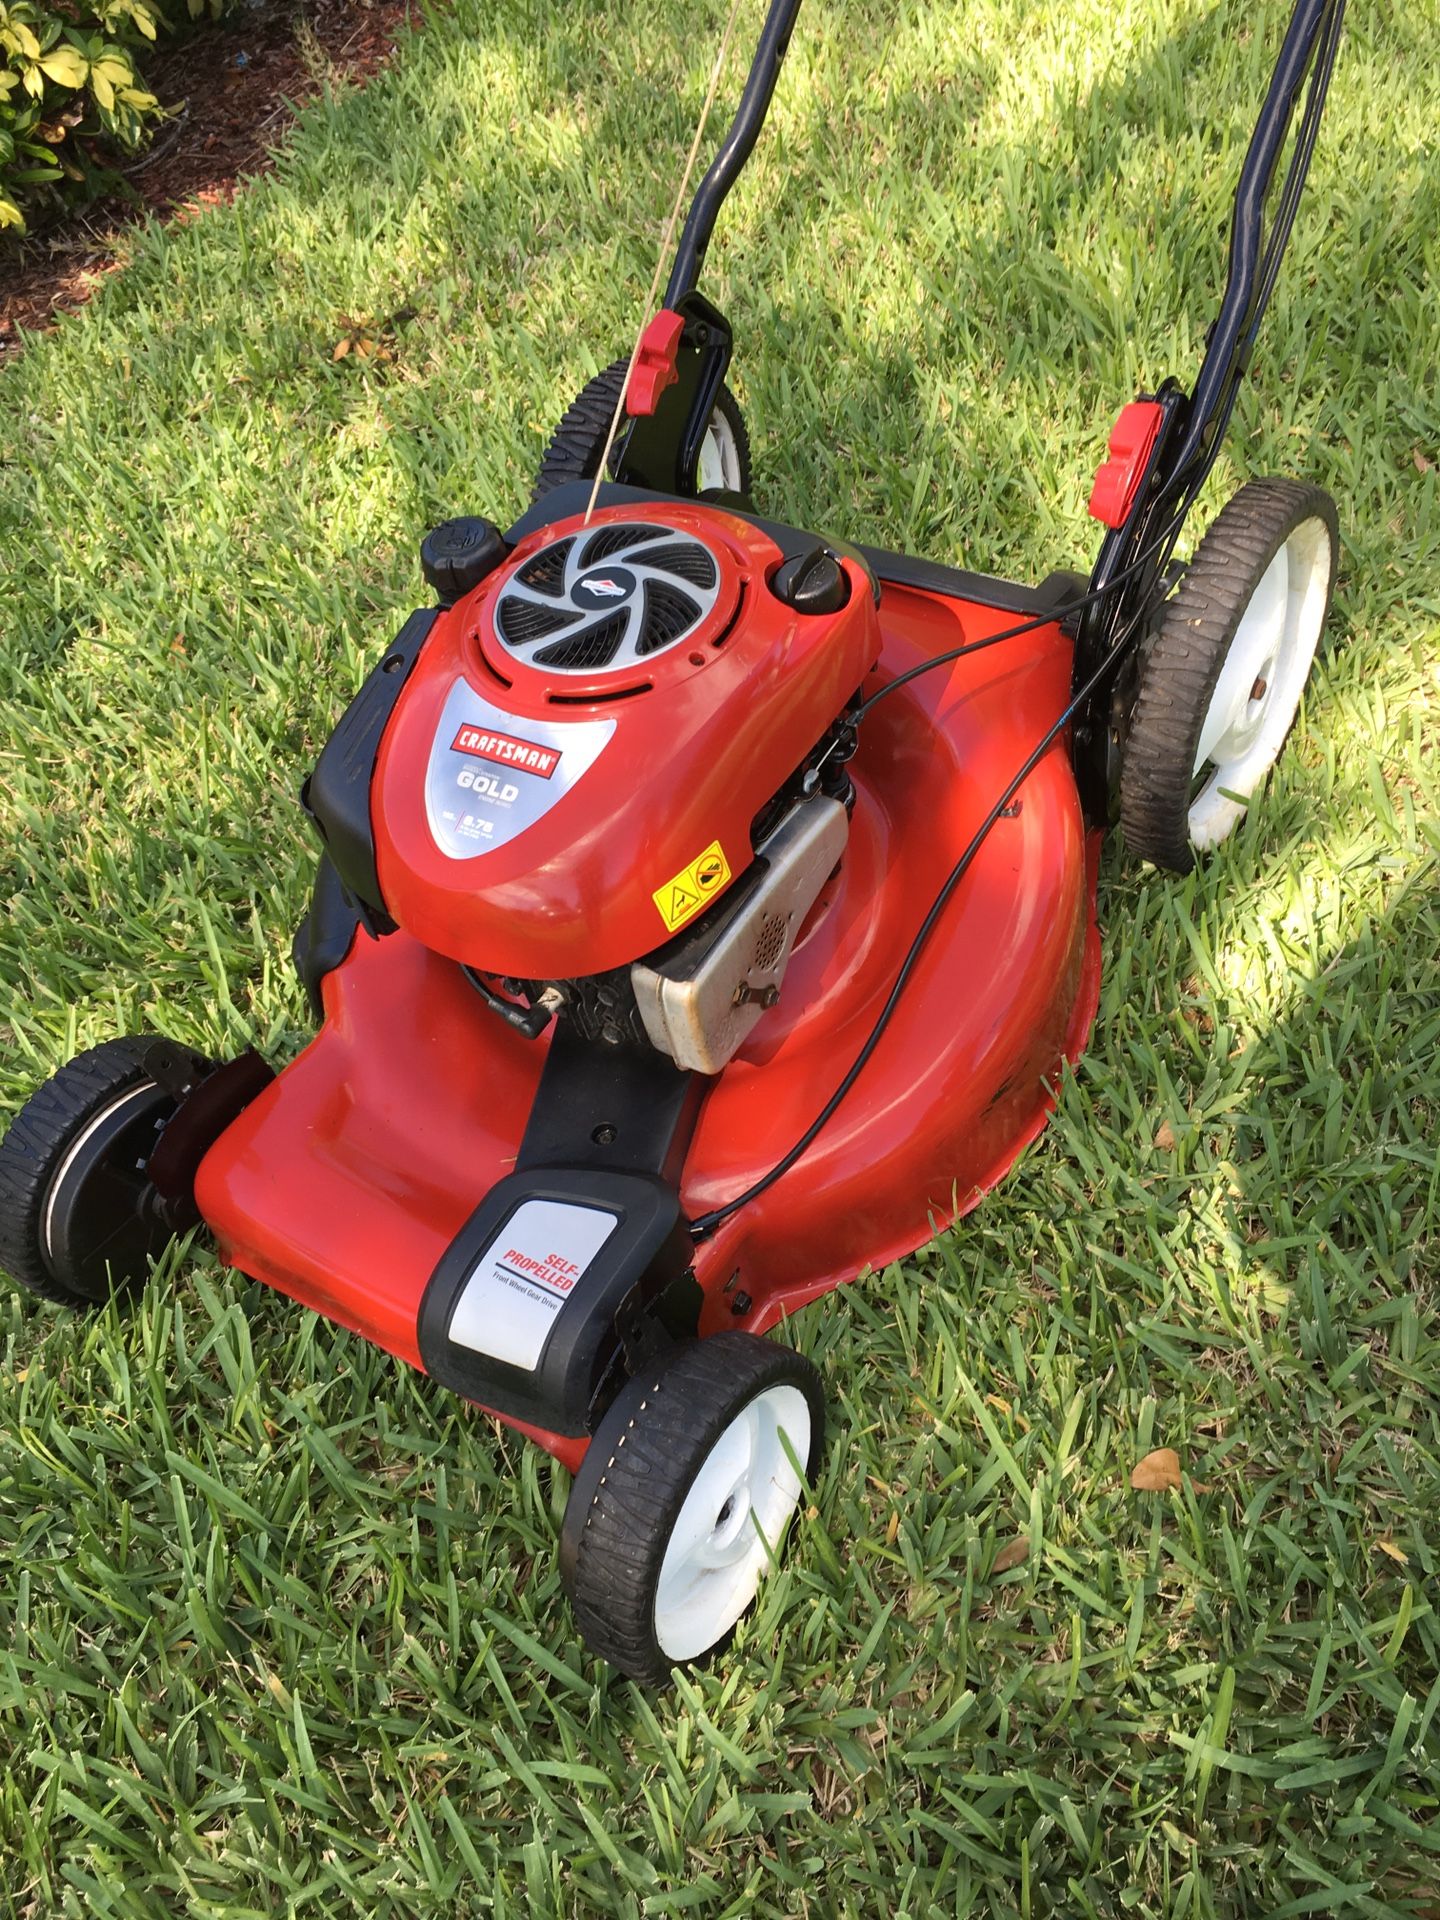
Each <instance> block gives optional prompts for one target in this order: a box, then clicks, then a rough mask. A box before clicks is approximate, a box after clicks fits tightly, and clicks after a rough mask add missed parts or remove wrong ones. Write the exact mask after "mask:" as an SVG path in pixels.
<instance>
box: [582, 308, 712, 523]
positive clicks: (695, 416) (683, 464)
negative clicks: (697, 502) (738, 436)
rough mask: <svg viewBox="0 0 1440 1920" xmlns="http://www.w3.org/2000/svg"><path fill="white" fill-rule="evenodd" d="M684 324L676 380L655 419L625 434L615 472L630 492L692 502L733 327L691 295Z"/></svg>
mask: <svg viewBox="0 0 1440 1920" xmlns="http://www.w3.org/2000/svg"><path fill="white" fill-rule="evenodd" d="M674 311H675V312H677V313H678V314H680V315H681V317H682V318H683V319H684V322H685V330H684V332H683V333H682V334H681V336H680V344H679V347H678V348H677V349H676V354H675V375H676V377H675V380H674V381H673V383H672V384H671V385H670V386H668V387H667V388H666V389H665V391H664V392H663V393H662V394H661V395H660V398H659V400H658V401H657V402H656V406H655V411H654V413H650V414H639V415H637V416H636V417H635V418H633V419H632V420H631V421H630V424H629V426H628V427H624V428H622V429H621V433H620V438H619V440H618V442H617V445H616V452H615V457H614V459H613V461H612V462H611V471H612V472H613V474H614V475H615V478H616V480H617V481H619V482H621V483H622V484H624V485H628V486H637V487H653V488H654V489H655V490H656V491H657V492H660V493H667V494H680V495H682V496H686V497H689V496H693V495H694V493H695V491H696V475H697V472H698V470H699V465H700V447H701V443H702V441H703V440H704V438H705V429H706V427H707V426H708V425H709V423H710V416H711V414H712V413H713V412H714V411H715V402H716V399H717V398H718V396H719V393H720V388H721V385H722V383H723V382H724V379H725V370H726V368H727V367H728V366H729V365H730V355H731V352H732V350H733V345H734V340H733V336H732V334H731V331H730V323H729V321H728V320H727V319H726V318H725V316H724V314H723V313H721V311H720V309H719V308H718V307H716V306H712V304H711V303H710V301H708V300H707V299H706V298H705V296H704V294H701V293H695V292H690V293H687V294H686V295H685V296H684V298H683V299H681V300H679V301H678V302H677V303H676V305H675V309H674Z"/></svg>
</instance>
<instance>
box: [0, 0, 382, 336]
mask: <svg viewBox="0 0 1440 1920" xmlns="http://www.w3.org/2000/svg"><path fill="white" fill-rule="evenodd" d="M417 14H418V5H417V0H261V4H260V5H258V6H255V7H253V8H252V9H247V11H246V12H245V13H244V14H243V15H242V16H241V17H239V18H238V19H234V20H228V21H226V22H224V23H223V24H221V25H219V26H213V25H212V26H206V27H203V28H199V29H197V30H196V31H195V32H194V33H192V34H189V35H187V36H186V37H185V38H184V39H182V40H181V41H179V42H177V43H174V44H171V45H168V46H165V47H162V48H161V49H159V50H158V51H157V52H154V53H152V54H151V55H150V57H149V58H148V59H147V60H146V62H145V66H144V74H145V81H146V84H147V85H148V86H149V87H150V89H151V91H152V92H153V93H156V94H158V95H159V97H160V99H161V100H163V101H164V102H165V103H166V105H167V106H175V107H178V108H180V109H181V111H180V117H179V118H178V119H177V120H176V121H174V122H172V123H171V124H170V125H168V126H162V127H161V128H160V129H159V131H158V132H157V134H156V136H155V140H154V142H153V144H152V145H151V147H150V148H149V150H148V151H147V152H146V153H143V154H141V155H140V156H139V157H138V159H133V160H132V159H127V158H123V157H122V158H120V159H119V161H118V165H119V166H120V167H121V168H122V169H126V170H127V171H126V173H125V177H126V180H127V183H128V185H129V187H130V189H131V191H132V192H133V194H135V195H136V196H138V198H137V199H136V200H134V201H132V200H131V199H130V198H129V197H128V196H126V195H120V194H117V195H114V196H112V197H111V198H110V199H108V200H103V201H100V202H98V203H96V204H94V205H92V206H89V207H87V208H85V209H84V211H83V212H76V213H71V214H64V215H60V216H58V217H56V218H53V219H51V220H49V221H46V220H45V219H44V217H43V216H40V217H38V218H37V219H36V221H35V222H34V229H35V230H34V231H32V232H31V233H30V234H28V235H27V236H26V237H25V239H23V240H19V241H17V240H14V239H9V240H6V241H4V242H3V243H0V361H3V360H4V359H5V358H6V357H7V356H9V355H13V354H14V353H16V352H18V351H19V348H20V338H19V329H21V328H26V329H30V330H35V329H38V328H43V327H46V326H49V325H52V324H53V322H54V320H55V318H56V316H57V315H58V314H62V313H70V312H73V311H74V309H75V308H76V307H79V306H83V305H84V303H85V301H86V300H88V299H89V297H90V295H91V293H92V292H93V291H94V290H95V288H96V286H97V285H98V284H99V283H100V280H101V279H102V277H103V276H104V275H105V274H107V273H113V272H114V271H115V269H116V266H117V265H118V262H117V260H116V247H117V244H118V242H119V240H120V239H121V237H122V236H123V234H124V231H125V229H126V227H128V226H133V225H134V224H135V223H136V222H137V221H139V220H143V219H144V218H145V217H146V216H147V215H148V214H151V213H158V214H177V213H178V214H180V215H181V216H182V217H183V210H184V209H187V208H196V207H204V206H212V205H215V204H217V203H219V202H223V201H226V200H229V199H231V198H233V197H234V195H235V193H236V191H237V190H238V189H239V187H240V186H241V185H242V184H243V182H244V180H245V178H246V176H248V175H252V174H256V173H260V172H262V171H263V170H264V169H265V167H266V166H268V165H269V162H270V151H271V149H272V148H273V147H274V145H275V143H276V142H277V141H278V140H279V138H280V137H281V135H282V133H283V132H284V129H285V127H286V125H287V124H288V122H289V120H290V117H291V111H292V107H293V106H294V105H297V104H299V103H301V102H303V101H305V100H306V99H308V98H309V97H311V96H312V95H313V94H315V93H316V92H317V91H318V90H319V87H320V85H321V82H322V80H323V79H324V78H325V76H326V75H327V74H328V75H330V76H333V77H335V78H339V79H344V80H357V79H359V80H364V79H366V78H368V77H369V75H371V74H372V73H374V72H375V71H376V70H377V69H378V68H379V67H381V66H383V65H384V64H385V62H386V60H388V59H389V57H390V55H391V54H392V53H393V52H394V48H395V36H396V34H397V32H398V31H399V29H400V27H401V26H402V25H403V24H404V22H405V21H406V20H407V19H409V18H411V17H413V16H415V15H417ZM181 103H183V106H182V105H181Z"/></svg>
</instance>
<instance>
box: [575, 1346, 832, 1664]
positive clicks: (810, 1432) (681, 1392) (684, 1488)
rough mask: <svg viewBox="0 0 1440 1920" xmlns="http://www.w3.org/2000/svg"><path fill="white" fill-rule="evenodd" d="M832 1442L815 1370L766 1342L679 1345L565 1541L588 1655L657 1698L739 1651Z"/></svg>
mask: <svg viewBox="0 0 1440 1920" xmlns="http://www.w3.org/2000/svg"><path fill="white" fill-rule="evenodd" d="M824 1433H825V1400H824V1393H823V1390H822V1388H821V1384H820V1376H819V1374H818V1373H817V1372H816V1370H815V1367H814V1366H813V1365H812V1364H811V1362H810V1361H809V1360H807V1359H806V1358H805V1356H804V1355H803V1354H799V1353H795V1352H793V1351H792V1350H791V1349H790V1348H789V1347H784V1346H781V1345H780V1344H779V1343H778V1342H777V1341H774V1340H761V1339H758V1338H757V1337H756V1336H755V1335H754V1334H750V1333H716V1334H712V1335H711V1336H710V1337H709V1339H705V1340H685V1341H681V1342H678V1343H677V1344H676V1345H675V1346H674V1347H672V1348H671V1349H670V1350H669V1351H668V1353H666V1354H664V1355H663V1356H662V1357H661V1358H660V1359H658V1360H657V1361H655V1362H654V1363H653V1364H652V1365H651V1366H650V1367H648V1368H646V1369H644V1370H643V1371H641V1372H640V1373H637V1374H635V1375H634V1376H633V1377H632V1378H631V1379H630V1380H628V1381H627V1382H626V1384H625V1386H624V1387H623V1388H622V1389H621V1391H620V1393H619V1395H618V1396H617V1398H616V1400H615V1402H614V1404H613V1406H611V1408H610V1410H609V1411H608V1413H607V1414H606V1415H605V1418H604V1419H603V1420H602V1421H601V1423H600V1425H599V1427H598V1428H597V1430H596V1433H595V1437H594V1439H593V1440H592V1441H591V1442H590V1446H589V1450H588V1451H587V1453H586V1455H585V1458H584V1459H583V1460H582V1461H581V1463H580V1471H579V1472H578V1473H577V1474H576V1476H575V1484H574V1486H573V1487H572V1488H571V1490H570V1499H569V1503H568V1505H567V1506H566V1508H565V1522H564V1526H563V1528H562V1531H561V1538H560V1571H561V1575H562V1577H563V1579H564V1581H565V1587H566V1591H567V1592H568V1593H569V1595H570V1599H571V1602H572V1604H573V1605H574V1608H575V1619H576V1623H577V1625H578V1626H579V1628H580V1632H581V1634H582V1635H583V1636H584V1639H585V1641H586V1644H587V1645H588V1646H589V1647H590V1648H591V1649H592V1650H593V1651H594V1652H596V1653H598V1654H600V1655H602V1656H603V1657H604V1658H605V1659H606V1660H608V1661H609V1662H610V1663H611V1665H612V1666H616V1667H619V1668H620V1669H621V1671H622V1672H624V1673H628V1674H629V1675H630V1676H631V1677H632V1678H633V1679H636V1680H639V1681H642V1682H644V1683H645V1684H647V1685H650V1686H662V1685H664V1683H665V1682H666V1681H667V1680H668V1678H669V1676H670V1670H671V1668H672V1667H676V1666H685V1665H687V1664H689V1663H690V1662H691V1661H696V1660H700V1659H702V1658H704V1657H705V1656H706V1655H707V1654H712V1653H714V1652H716V1651H717V1650H718V1649H719V1648H720V1647H722V1646H724V1645H725V1643H726V1642H727V1641H728V1640H729V1638H730V1636H731V1634H732V1633H733V1632H734V1630H735V1628H736V1626H737V1624H738V1623H739V1621H740V1619H741V1617H742V1616H743V1615H744V1614H745V1612H746V1611H747V1610H748V1608H749V1607H750V1605H751V1603H752V1601H753V1600H754V1598H755V1596H756V1594H757V1592H758V1591H759V1588H760V1581H761V1579H762V1577H763V1575H764V1573H765V1569H766V1567H767V1566H768V1565H769V1564H770V1562H771V1560H772V1558H773V1557H774V1555H775V1554H776V1553H777V1552H778V1551H779V1548H780V1544H781V1541H782V1539H783V1537H784V1534H785V1529H786V1528H787V1526H788V1525H789V1523H790V1520H791V1518H792V1516H793V1515H794V1512H795V1509H796V1507H797V1506H798V1505H799V1502H800V1495H801V1491H802V1488H803V1486H804V1480H805V1479H809V1478H810V1477H811V1476H813V1474H814V1472H815V1469H816V1467H817V1465H818V1464H819V1460H820V1450H821V1446H822V1444H823V1441H824ZM802 1475H803V1478H802Z"/></svg>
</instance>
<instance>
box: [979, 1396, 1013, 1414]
mask: <svg viewBox="0 0 1440 1920" xmlns="http://www.w3.org/2000/svg"><path fill="white" fill-rule="evenodd" d="M985 1404H986V1406H987V1407H994V1409H995V1411H996V1412H997V1413H1009V1411H1010V1402H1009V1401H1008V1400H1007V1399H1005V1397H1004V1395H1003V1394H998V1393H987V1394H986V1396H985Z"/></svg>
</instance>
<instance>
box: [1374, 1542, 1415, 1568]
mask: <svg viewBox="0 0 1440 1920" xmlns="http://www.w3.org/2000/svg"><path fill="white" fill-rule="evenodd" d="M1375 1544H1376V1546H1377V1547H1379V1549H1380V1551H1381V1552H1382V1553H1388V1554H1389V1556H1390V1558H1391V1559H1392V1560H1398V1561H1399V1562H1400V1564H1401V1566H1402V1567H1408V1566H1409V1564H1410V1556H1409V1554H1408V1553H1404V1552H1402V1551H1401V1549H1400V1548H1399V1547H1397V1546H1396V1544H1395V1542H1394V1541H1393V1540H1377V1541H1376V1542H1375Z"/></svg>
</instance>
